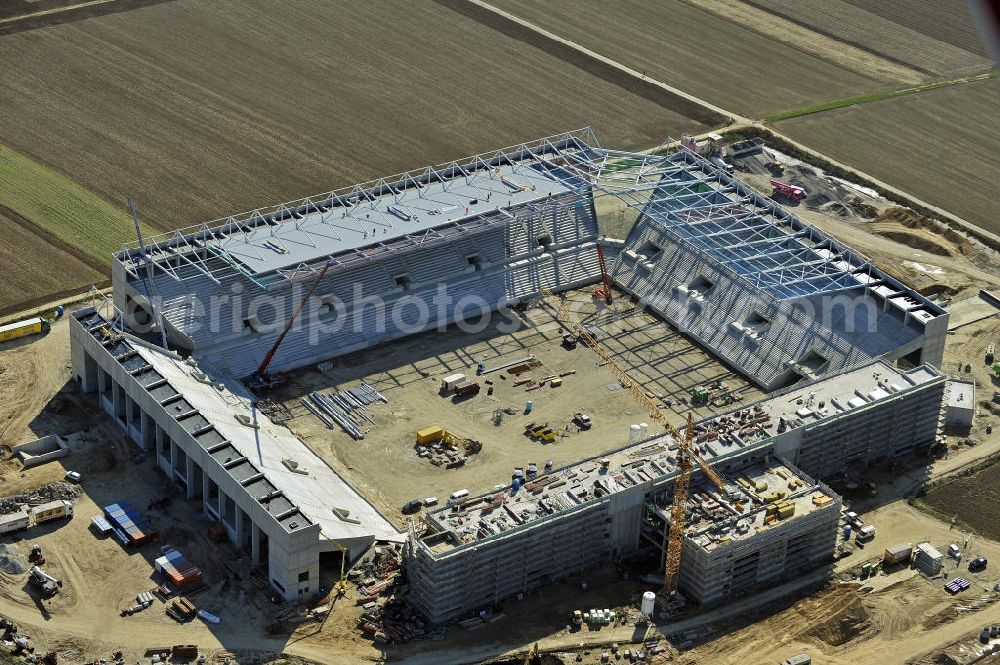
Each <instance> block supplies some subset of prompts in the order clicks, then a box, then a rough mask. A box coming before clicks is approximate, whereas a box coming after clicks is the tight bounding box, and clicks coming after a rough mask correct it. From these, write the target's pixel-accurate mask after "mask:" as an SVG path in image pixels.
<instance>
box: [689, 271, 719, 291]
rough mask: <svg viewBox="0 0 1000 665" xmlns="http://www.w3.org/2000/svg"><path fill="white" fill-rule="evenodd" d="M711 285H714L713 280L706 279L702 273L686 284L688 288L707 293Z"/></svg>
mask: <svg viewBox="0 0 1000 665" xmlns="http://www.w3.org/2000/svg"><path fill="white" fill-rule="evenodd" d="M713 286H715V282H713V281H712V280H710V279H708V278H707V277H705V276H704V275H699V276H698V279H696V280H694V281H693V282H691V283H690V284H688V288H689V289H691V290H692V291H697V292H698V293H708V292H709V290H710V289H711V288H712V287H713Z"/></svg>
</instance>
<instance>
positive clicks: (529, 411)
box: [524, 399, 535, 415]
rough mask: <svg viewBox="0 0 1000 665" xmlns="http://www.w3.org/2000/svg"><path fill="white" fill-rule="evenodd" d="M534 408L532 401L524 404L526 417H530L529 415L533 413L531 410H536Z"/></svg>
mask: <svg viewBox="0 0 1000 665" xmlns="http://www.w3.org/2000/svg"><path fill="white" fill-rule="evenodd" d="M534 406H535V405H534V404H532V403H531V400H530V399H529V400H528V401H527V402H525V403H524V415H528V414H529V413H531V409H532V408H534Z"/></svg>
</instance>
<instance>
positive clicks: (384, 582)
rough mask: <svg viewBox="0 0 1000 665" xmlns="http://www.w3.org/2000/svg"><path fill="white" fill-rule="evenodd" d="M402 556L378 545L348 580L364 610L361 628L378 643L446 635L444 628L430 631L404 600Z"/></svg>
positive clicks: (404, 587)
mask: <svg viewBox="0 0 1000 665" xmlns="http://www.w3.org/2000/svg"><path fill="white" fill-rule="evenodd" d="M402 565H403V564H402V557H401V555H400V553H399V551H398V550H396V548H395V547H391V546H377V547H375V548H374V549H373V553H372V555H370V556H369V557H367V558H366V559H364V560H362V561H360V562H358V564H357V565H356V566H355V567H354V568H353V569H352V570H351V572H350V573H348V575H347V578H348V579H349V580H351V581H352V582H354V583H355V584H356V585H357V589H358V599H357V604H358V605H360V606H361V607H362V609H363V610H364V611H363V612H362V614H361V617H360V618H359V619H358V627H359V628H361V631H362V632H363V633H364V634H365V635H366V636H368V637H370V638H371V639H372V640H374V641H375V642H379V643H399V642H405V641H407V640H411V639H416V638H424V637H428V636H430V637H432V638H433V637H437V636H440V635H444V629H438V630H436V631H433V632H432V631H430V630H429V627H428V624H427V623H426V622H425V621H424V620H423V619H422V618H420V617H419V616H418V615H417V614H415V613H414V612H413V610H412V609H410V607H409V605H407V604H406V603H405V602H403V600H402V599H401V596H402V595H403V594H404V593H405V592H406V585H400V582H401V572H402Z"/></svg>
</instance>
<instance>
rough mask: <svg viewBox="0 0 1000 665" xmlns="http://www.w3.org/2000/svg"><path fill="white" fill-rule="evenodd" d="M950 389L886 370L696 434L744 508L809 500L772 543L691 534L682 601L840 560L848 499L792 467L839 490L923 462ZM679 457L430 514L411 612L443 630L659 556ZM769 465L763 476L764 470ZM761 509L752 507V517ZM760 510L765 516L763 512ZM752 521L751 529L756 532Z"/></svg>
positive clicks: (829, 384) (918, 374) (650, 444)
mask: <svg viewBox="0 0 1000 665" xmlns="http://www.w3.org/2000/svg"><path fill="white" fill-rule="evenodd" d="M944 382H945V378H944V376H942V375H941V374H940V373H938V372H937V371H935V370H934V369H932V368H930V367H929V366H923V367H920V368H918V369H915V370H909V371H902V370H899V369H896V368H894V367H892V366H891V365H889V364H887V363H884V362H878V363H873V364H872V365H869V366H867V367H863V368H859V369H857V370H855V371H853V372H850V373H847V374H844V375H840V376H835V377H832V378H829V379H826V380H823V381H819V382H816V383H813V384H812V385H810V386H809V388H808V391H807V392H806V393H805V395H806V397H803V398H801V401H802V404H798V403H797V402H799V400H800V398H799V397H797V395H798V393H797V392H796V391H786V392H784V393H783V394H781V395H777V396H772V397H770V398H768V399H765V400H762V401H761V402H758V403H756V404H753V405H750V406H748V407H746V408H744V409H740V410H738V411H734V412H732V413H730V414H726V415H723V416H719V417H717V418H712V419H710V420H707V421H703V422H700V423H697V424H696V425H695V427H696V437H695V445H696V447H697V450H698V452H699V454H700V455H701V456H702V457H703V458H704V459H705V460H707V461H708V462H710V463H711V464H712V466H713V467H714V468H715V469H716V471H718V472H720V473H722V474H723V475H724V476H725V477H726V478H728V479H729V480H731V481H732V484H733V487H734V491H736V492H741V491H742V492H743V493H744V494H746V493H747V492H746V490H745V489H743V490H741V489H739V488H740V486H741V483H740V482H739V479H740V478H745V477H747V476H749V477H750V478H753V477H755V476H754V474H757V476H756V477H762V476H763V477H765V478H767V479H770V482H768V481H766V480H765V483H766V484H768V486H772V485H773V486H777V485H778V484H779V483H778V481H777V480H774V479H775V478H777V479H780V481H781V483H784V491H786V492H789V490H788V485H789V482H790V481H792V480H795V481H797V482H796V487H797V488H798V489H796V488H792V490H791V491H790V493H789V494H788V496H789V497H791V498H794V499H795V500H796V508H795V511H794V512H795V513H796V515H797V517H796V519H794V520H788V521H787V522H785V521H784V520H782V521H781V523H780V524H778V525H777V527H776V528H767V529H762V528H760V527H761V526H762V525H763V520H764V519H765V518H766V517H767V515H766V512H765V513H760V511H758V510H754V511H752V512H747V513H746V516H745V517H744V518H743V519H742V520H741V518H740V517H738V516H737V514H736V513H732V514H731V517H733V518H734V519H733V524H732V525H728V524H725V523H724V522H723V523H722V524H723V526H724V527H726V528H729V529H730V530H731V533H733V534H734V535H733V537H731V538H730V541H731V542H730V543H729V544H724V543H723V541H721V539H719V538H715V540H713V533H711V528H709V531H706V532H705V533H702V534H698V533H697V529H694V531H693V532H689V533H688V535H689V536H690V537H689V538H688V541H687V543H686V544H685V546H684V547H685V550H684V557H683V558H682V563H681V590H682V591H684V592H685V593H687V594H689V595H690V596H691V597H692V598H693V599H695V600H697V601H700V602H705V603H714V602H718V601H720V600H722V599H723V598H724V597H726V596H727V595H732V594H737V593H741V592H742V591H744V590H746V589H748V588H752V587H753V585H755V584H757V583H763V582H765V581H769V580H773V579H777V577H779V576H780V575H781V574H782V571H785V572H794V571H797V570H803V569H805V568H810V567H815V565H816V564H817V563H818V562H820V561H822V560H824V559H829V557H832V555H833V550H834V544H835V542H836V537H837V520H838V518H839V505H840V499H839V497H837V496H836V494H834V492H833V491H832V490H830V489H829V488H827V487H825V486H823V485H822V484H820V483H817V482H816V481H814V480H812V479H811V478H810V477H809V476H808V475H806V474H805V473H803V472H801V471H798V470H796V469H795V467H793V466H792V464H793V463H794V460H796V459H801V460H803V461H805V462H806V463H808V464H809V465H810V466H811V467H813V468H814V469H815V470H816V471H814V472H810V473H816V474H817V475H819V476H820V477H825V478H831V477H842V476H844V475H846V474H847V473H848V472H849V471H852V470H853V471H857V472H860V471H861V470H863V469H864V468H866V467H867V466H868V465H869V464H871V463H873V462H876V461H879V460H886V459H889V458H891V457H893V456H894V455H895V454H896V451H897V450H898V449H900V448H898V447H899V446H903V447H904V448H905V452H903V453H900V454H907V453H911V452H916V451H918V450H926V449H927V448H929V447H930V446H931V445H932V444H933V442H934V439H935V435H936V432H937V417H936V416H937V414H938V412H939V410H940V405H941V396H942V392H943V389H944ZM880 385H887V386H888V387H887V388H884V389H880ZM808 395H811V399H810V398H809V397H808ZM851 400H856V401H854V402H853V403H851ZM819 402H823V403H824V406H823V407H819V406H818V405H819ZM806 404H809V405H810V406H806ZM810 407H812V408H810ZM806 411H809V412H808V413H806ZM913 413H918V414H925V417H917V418H914V417H913V416H912V414H913ZM897 418H902V419H904V420H905V423H904V421H903V420H900V421H897ZM781 423H783V425H782V426H781V432H780V433H779V432H778V429H779V424H781ZM904 424H905V426H906V428H907V429H906V430H905V432H904V434H903V435H902V436H901V437H899V438H897V437H894V436H892V435H891V430H892V428H893V427H896V426H898V427H903V426H904ZM827 429H829V431H830V432H831V437H830V438H831V440H832V441H833V444H832V445H833V451H832V452H834V453H836V455H834V454H830V455H827V454H826V453H825V452H823V449H824V448H825V447H826V446H827V440H826V438H825V437H823V436H822V435H821V433H822V432H823V431H825V430H827ZM869 430H870V431H873V432H876V433H889V434H888V435H885V436H882V435H879V436H876V437H872V438H869V437H863V438H862V440H861V442H860V443H858V444H856V445H857V446H858V447H857V448H856V449H855V448H853V447H852V448H851V449H850V454H847V455H846V457H845V456H844V455H845V452H844V450H843V449H842V448H841V446H842V445H844V444H843V442H844V441H847V440H852V439H851V437H853V436H858V433H860V432H865V431H869ZM851 445H852V446H853V445H855V444H851ZM676 449H677V446H676V444H675V443H673V441H672V440H671V439H670V437H669V436H665V435H663V436H659V437H654V438H652V439H648V440H645V441H641V442H638V443H635V444H631V445H629V446H626V447H624V448H620V449H618V450H617V451H614V452H611V453H608V454H605V455H604V456H603V457H601V458H594V459H589V460H586V461H584V462H580V463H577V464H573V465H570V466H568V467H566V468H563V469H556V470H554V471H552V472H551V473H548V474H544V475H542V476H539V477H537V478H533V479H529V480H528V482H527V484H525V485H524V486H523V487H521V488H520V489H518V490H516V491H515V490H513V489H512V488H508V489H505V490H502V491H499V492H491V493H489V494H485V495H480V496H476V497H469V498H467V499H465V500H463V501H462V502H461V503H460V504H459V505H456V506H451V507H447V508H442V509H440V510H438V511H435V512H433V513H431V514H430V515H429V516H428V518H427V523H428V526H429V529H428V531H427V532H426V533H423V534H417V533H411V534H410V539H409V541H408V544H407V549H406V554H407V569H408V572H409V575H410V584H411V587H412V591H413V592H412V594H411V598H412V602H413V604H414V605H415V606H416V607H418V608H419V609H420V611H421V612H422V613H424V614H425V615H426V616H427V617H428V618H429V619H430V620H431V621H433V622H444V621H448V620H451V619H455V618H459V617H462V616H465V615H466V614H468V613H470V612H473V611H476V610H480V609H484V608H487V607H491V606H492V605H494V604H496V603H498V602H500V601H501V600H503V599H506V598H510V597H512V596H515V595H516V594H518V593H525V592H527V591H530V590H532V589H535V588H537V587H539V586H542V585H545V584H549V583H551V582H553V581H556V580H559V579H563V578H565V577H567V576H570V575H574V574H576V573H579V572H581V571H583V570H586V569H587V568H588V567H590V566H592V565H596V564H599V563H603V562H608V561H612V560H617V559H618V558H619V557H621V556H622V555H624V554H628V553H630V552H633V551H635V550H636V549H637V548H639V546H640V545H641V544H643V543H644V542H645V543H648V544H651V545H653V546H656V547H662V546H663V542H664V540H663V515H662V514H661V515H660V523H659V525H658V526H650V525H649V524H648V523H647V522H646V520H645V516H646V515H647V513H650V512H651V513H653V514H656V513H662V512H663V510H664V509H665V508H666V506H668V505H669V498H670V495H671V492H672V488H673V482H674V479H675V478H676V476H677V473H678V470H677V464H676V462H677V460H676ZM837 451H840V452H837ZM761 464H764V465H766V469H765V470H764V471H760V470H759V469H758V470H754V467H755V466H759V465H761ZM775 464H777V465H775ZM779 471H780V473H779ZM781 473H784V474H785V476H786V477H785V478H781ZM696 477H697V476H696ZM499 480H501V479H498V481H499ZM798 483H801V486H799V485H798ZM754 488H755V489H754V492H756V484H755V485H754ZM765 489H766V488H765ZM779 489H782V488H779ZM799 489H800V490H801V491H799ZM702 492H703V494H704V495H705V496H706V497H707V498H705V499H704V501H705V502H706V503H711V502H716V503H719V502H728V503H732V501H730V500H729V498H728V497H718V496H716V497H715V498H713V497H712V495H713V494H714V495H717V494H718V492H716V491H715V489H714V487H713V488H711V489H708V488H705V489H703V490H702ZM820 494H821V495H823V496H825V497H828V498H829V499H830V501H825V502H823V503H822V505H813V504H812V503H811V501H812V497H813V496H814V495H820ZM755 502H757V498H756V497H751V498H750V500H748V501H747V505H748V506H750V505H754V503H755ZM765 503H766V502H765ZM757 508H760V509H761V510H763V511H766V508H765V507H763V503H761V504H760V505H758V506H757ZM693 510H694V511H695V512H697V510H699V509H693ZM758 513H760V514H758ZM751 514H752V515H754V518H753V521H751V522H749V523H747V522H746V517H749V516H750V515H751ZM741 524H745V525H746V526H747V529H748V530H747V532H746V533H745V534H740V533H739V529H740V528H742V527H741V526H740V525H741ZM710 527H711V525H710ZM733 529H735V531H732V530H733ZM691 534H693V535H691ZM706 534H707V535H706ZM736 536H738V537H736ZM706 538H707V539H708V540H706ZM688 550H691V552H690V554H691V556H687V555H688V554H689V552H688ZM730 555H732V556H733V560H730V559H729V556H730ZM737 560H738V565H737ZM730 578H731V579H730ZM726 579H729V581H728V582H726ZM715 582H720V585H719V586H717V587H716V586H714V584H715Z"/></svg>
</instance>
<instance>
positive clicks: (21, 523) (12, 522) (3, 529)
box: [0, 508, 31, 535]
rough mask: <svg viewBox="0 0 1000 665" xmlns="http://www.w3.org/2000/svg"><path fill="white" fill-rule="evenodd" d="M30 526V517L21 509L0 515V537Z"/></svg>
mask: <svg viewBox="0 0 1000 665" xmlns="http://www.w3.org/2000/svg"><path fill="white" fill-rule="evenodd" d="M30 525H31V516H30V515H29V514H28V511H27V510H25V509H23V508H22V509H21V510H18V511H17V512H16V513H9V514H7V515H0V535H4V534H7V533H13V532H15V531H20V530H21V529H27V528H28V527H29V526H30Z"/></svg>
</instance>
